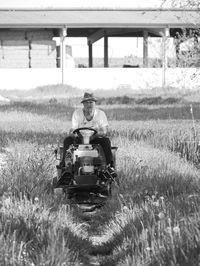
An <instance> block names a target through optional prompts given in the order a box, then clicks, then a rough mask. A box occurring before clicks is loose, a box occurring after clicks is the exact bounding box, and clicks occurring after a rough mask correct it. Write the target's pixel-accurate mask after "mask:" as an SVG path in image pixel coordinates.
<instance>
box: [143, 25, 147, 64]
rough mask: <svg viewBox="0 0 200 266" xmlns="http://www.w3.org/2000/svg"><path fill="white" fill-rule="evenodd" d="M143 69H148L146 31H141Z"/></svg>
mask: <svg viewBox="0 0 200 266" xmlns="http://www.w3.org/2000/svg"><path fill="white" fill-rule="evenodd" d="M143 67H148V31H147V30H144V31H143Z"/></svg>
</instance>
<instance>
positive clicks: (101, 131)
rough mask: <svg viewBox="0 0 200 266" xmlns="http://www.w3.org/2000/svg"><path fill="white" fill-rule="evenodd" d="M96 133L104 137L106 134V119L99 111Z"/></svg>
mask: <svg viewBox="0 0 200 266" xmlns="http://www.w3.org/2000/svg"><path fill="white" fill-rule="evenodd" d="M97 131H98V134H99V135H100V136H105V135H107V133H108V119H107V117H106V114H105V113H104V112H103V111H101V113H100V119H99V125H98V129H97Z"/></svg>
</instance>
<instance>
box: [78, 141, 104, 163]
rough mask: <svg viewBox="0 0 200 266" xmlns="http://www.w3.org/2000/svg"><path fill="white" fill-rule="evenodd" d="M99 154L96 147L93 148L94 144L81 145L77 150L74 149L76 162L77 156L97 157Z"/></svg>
mask: <svg viewBox="0 0 200 266" xmlns="http://www.w3.org/2000/svg"><path fill="white" fill-rule="evenodd" d="M98 156H99V153H98V151H97V150H96V149H93V147H92V145H84V144H82V145H79V146H78V148H77V149H76V150H74V154H73V159H74V162H75V161H76V159H77V158H80V157H92V158H97V157H98Z"/></svg>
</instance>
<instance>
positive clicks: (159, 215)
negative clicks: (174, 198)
mask: <svg viewBox="0 0 200 266" xmlns="http://www.w3.org/2000/svg"><path fill="white" fill-rule="evenodd" d="M158 217H159V219H160V220H163V219H164V218H165V214H164V213H163V212H159V214H158Z"/></svg>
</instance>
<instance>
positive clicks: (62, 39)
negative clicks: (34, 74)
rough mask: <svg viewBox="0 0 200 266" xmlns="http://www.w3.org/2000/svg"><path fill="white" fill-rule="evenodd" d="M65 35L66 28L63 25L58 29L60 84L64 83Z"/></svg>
mask: <svg viewBox="0 0 200 266" xmlns="http://www.w3.org/2000/svg"><path fill="white" fill-rule="evenodd" d="M66 36H67V28H66V27H63V28H62V29H61V30H60V66H61V71H62V84H64V83H65V55H66V51H65V50H66V48H65V37H66Z"/></svg>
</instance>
